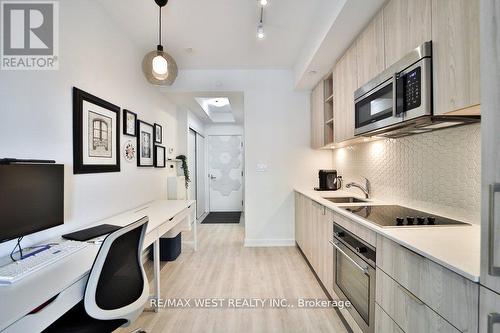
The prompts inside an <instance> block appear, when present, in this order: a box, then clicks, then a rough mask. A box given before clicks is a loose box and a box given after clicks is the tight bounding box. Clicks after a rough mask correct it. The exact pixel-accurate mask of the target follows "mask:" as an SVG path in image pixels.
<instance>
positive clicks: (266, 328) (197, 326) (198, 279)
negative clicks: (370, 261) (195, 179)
mask: <svg viewBox="0 0 500 333" xmlns="http://www.w3.org/2000/svg"><path fill="white" fill-rule="evenodd" d="M184 236H189V235H187V234H186V235H183V237H184ZM198 236H199V247H198V251H197V252H193V250H192V249H191V248H190V247H189V246H185V247H184V246H183V252H182V254H181V255H180V256H179V258H178V259H177V260H176V261H175V262H170V263H166V264H164V265H163V267H162V274H161V276H162V280H161V287H162V293H161V294H162V297H164V298H165V299H174V298H181V299H189V298H190V299H195V298H209V297H210V298H263V299H271V298H273V299H274V298H286V299H288V300H289V302H290V304H296V303H297V299H298V298H304V299H306V298H308V299H311V298H318V299H326V296H325V294H324V293H323V291H322V289H321V288H320V286H319V284H318V283H317V281H316V279H315V278H314V276H313V274H312V272H311V271H310V269H309V267H308V266H307V264H306V262H305V261H304V259H303V258H302V256H301V254H300V253H299V251H298V249H297V248H294V247H272V248H245V247H243V238H244V227H243V226H241V225H234V224H233V225H220V224H219V225H217V224H212V225H210V224H209V225H204V224H201V225H199V226H198ZM186 238H187V237H186ZM150 268H151V265H150V263H149V262H148V269H149V270H150ZM193 305H194V303H193V300H192V303H191V306H193ZM136 327H140V328H142V329H144V330H146V331H147V332H148V333H160V332H165V333H166V332H169V333H170V332H204V333H206V332H217V333H219V332H245V333H246V332H256V333H261V332H277V333H279V332H287V333H289V332H336V333H337V332H346V330H345V328H344V326H343V325H342V323H341V321H340V319H339V317H338V316H337V315H336V312H335V311H334V310H333V309H306V308H301V309H298V308H274V309H270V308H264V309H262V308H254V309H249V308H246V309H241V308H239V309H234V308H227V307H225V308H222V309H221V308H217V309H215V308H211V309H207V308H194V307H192V308H188V307H186V308H175V309H174V308H165V309H162V310H160V313H159V314H157V315H155V314H154V313H153V312H150V311H149V310H146V311H145V312H144V313H143V314H142V315H141V317H140V318H139V320H137V321H136V322H135V323H134V326H133V327H128V328H126V329H121V330H119V331H117V332H130V331H131V330H132V329H133V328H136Z"/></svg>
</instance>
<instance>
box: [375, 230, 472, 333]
mask: <svg viewBox="0 0 500 333" xmlns="http://www.w3.org/2000/svg"><path fill="white" fill-rule="evenodd" d="M377 267H379V268H380V269H381V270H382V271H384V272H385V273H386V274H388V276H390V278H391V279H393V280H395V281H396V283H397V287H399V288H404V289H405V290H407V291H408V292H409V293H411V294H412V295H415V297H417V298H418V299H419V300H421V302H422V303H425V306H427V307H429V308H430V309H432V310H433V311H435V312H436V313H438V314H439V315H440V316H441V317H443V318H444V319H445V320H446V321H448V322H449V323H451V324H453V325H454V326H455V327H457V328H458V329H459V330H460V331H463V332H476V331H477V323H478V317H477V316H478V314H477V308H478V302H479V287H478V284H476V283H474V282H472V281H470V280H468V279H466V278H464V277H463V276H461V275H458V274H456V273H455V272H452V271H450V270H449V269H447V268H445V267H443V266H441V265H439V264H437V263H435V262H433V261H432V260H429V259H427V258H424V257H422V256H420V255H418V254H416V253H415V252H413V251H410V250H408V249H407V248H405V247H403V246H401V245H399V244H397V243H395V242H393V241H391V240H390V239H388V238H386V237H383V236H380V235H378V236H377ZM377 279H378V274H377ZM377 283H378V280H377ZM386 291H387V290H379V289H377V292H386ZM381 297H382V296H381ZM382 307H383V308H384V306H382ZM384 309H385V308H384ZM386 312H387V311H386ZM393 318H394V317H393Z"/></svg>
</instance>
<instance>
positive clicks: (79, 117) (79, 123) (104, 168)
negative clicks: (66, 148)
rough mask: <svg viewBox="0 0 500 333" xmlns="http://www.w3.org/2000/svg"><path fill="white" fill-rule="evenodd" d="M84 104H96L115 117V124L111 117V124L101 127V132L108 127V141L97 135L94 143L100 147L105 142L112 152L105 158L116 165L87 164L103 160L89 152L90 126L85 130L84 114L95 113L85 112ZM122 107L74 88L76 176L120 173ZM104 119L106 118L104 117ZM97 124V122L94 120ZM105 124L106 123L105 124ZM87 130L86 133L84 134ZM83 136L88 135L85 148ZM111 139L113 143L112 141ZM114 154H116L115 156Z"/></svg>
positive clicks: (93, 140)
mask: <svg viewBox="0 0 500 333" xmlns="http://www.w3.org/2000/svg"><path fill="white" fill-rule="evenodd" d="M84 102H88V103H91V104H94V105H95V106H97V107H98V108H103V109H105V110H107V111H109V112H110V114H111V115H114V117H116V118H115V121H114V123H113V119H112V118H109V117H105V118H109V120H110V123H106V124H104V125H101V131H102V132H104V129H102V128H103V127H104V126H106V131H107V133H106V138H107V139H106V140H104V139H103V138H102V136H101V137H100V138H98V137H94V135H95V134H92V135H93V138H92V142H96V141H98V140H99V141H98V143H99V144H100V145H99V147H101V146H102V144H103V142H104V141H105V143H104V146H105V148H104V149H105V150H106V151H107V152H108V151H109V150H111V157H105V158H111V159H114V160H115V161H114V163H112V164H110V163H106V164H98V163H85V159H86V158H87V159H92V158H95V159H97V158H102V156H101V157H96V156H90V152H89V146H90V143H89V141H88V140H89V129H90V128H89V126H87V128H86V129H84V128H83V124H84V119H83V116H84V112H85V113H87V114H90V113H93V111H90V110H84V108H83V104H84ZM120 111H121V109H120V107H119V106H116V105H114V104H112V103H110V102H107V101H105V100H103V99H101V98H99V97H97V96H94V95H92V94H90V93H88V92H85V91H83V90H81V89H78V88H76V87H73V173H74V174H87V173H103V172H120V159H121V155H120ZM95 114H96V115H97V116H101V115H100V114H97V113H95ZM103 117H104V116H103ZM94 121H95V122H97V120H94ZM87 122H88V116H87ZM103 123H104V122H103ZM109 124H111V129H109ZM85 130H86V133H85V132H84V131H85ZM109 131H111V132H109ZM83 135H86V140H87V141H86V142H87V145H86V147H84V146H83V145H84V142H85V140H84V138H83ZM110 138H111V142H110V140H109V139H110ZM113 139H114V144H113ZM92 145H93V149H94V150H96V145H94V144H92ZM85 152H87V156H85V158H84V156H83V154H84V153H85ZM113 152H114V154H113Z"/></svg>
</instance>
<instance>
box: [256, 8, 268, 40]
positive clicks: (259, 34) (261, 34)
mask: <svg viewBox="0 0 500 333" xmlns="http://www.w3.org/2000/svg"><path fill="white" fill-rule="evenodd" d="M263 16H264V7H260V21H259V25H258V26H257V38H258V39H264V37H266V35H265V33H264V23H263V21H262V19H263Z"/></svg>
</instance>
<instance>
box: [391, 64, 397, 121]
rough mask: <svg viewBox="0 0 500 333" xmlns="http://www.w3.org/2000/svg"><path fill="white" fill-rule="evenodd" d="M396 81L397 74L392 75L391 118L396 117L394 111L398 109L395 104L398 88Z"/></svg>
mask: <svg viewBox="0 0 500 333" xmlns="http://www.w3.org/2000/svg"><path fill="white" fill-rule="evenodd" d="M397 81H398V73H394V74H393V75H392V116H393V117H396V116H397V113H396V109H397V107H398V105H397V102H396V100H397V95H398V88H397V87H396V85H397V83H396V82H397Z"/></svg>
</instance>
